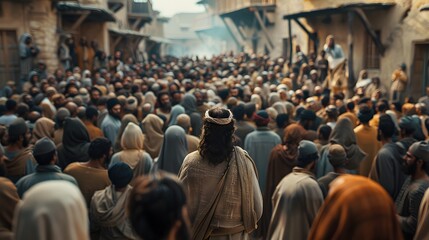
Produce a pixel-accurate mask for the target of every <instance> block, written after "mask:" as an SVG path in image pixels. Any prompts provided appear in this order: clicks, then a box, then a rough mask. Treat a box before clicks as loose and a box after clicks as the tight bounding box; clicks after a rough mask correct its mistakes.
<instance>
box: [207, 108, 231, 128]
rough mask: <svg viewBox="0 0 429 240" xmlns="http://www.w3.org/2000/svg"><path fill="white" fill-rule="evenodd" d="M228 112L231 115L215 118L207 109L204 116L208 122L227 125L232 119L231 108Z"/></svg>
mask: <svg viewBox="0 0 429 240" xmlns="http://www.w3.org/2000/svg"><path fill="white" fill-rule="evenodd" d="M228 112H229V117H227V118H213V117H211V116H210V114H209V110H207V111H206V114H205V116H204V117H205V119H206V120H207V121H208V122H211V123H214V124H218V125H227V124H229V123H231V121H232V112H231V111H230V110H228Z"/></svg>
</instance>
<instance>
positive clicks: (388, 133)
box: [378, 114, 395, 139]
mask: <svg viewBox="0 0 429 240" xmlns="http://www.w3.org/2000/svg"><path fill="white" fill-rule="evenodd" d="M378 130H379V131H381V134H382V136H383V137H384V138H385V139H389V138H392V136H393V135H394V134H395V123H394V122H393V120H392V118H391V117H390V116H389V115H387V114H384V115H381V116H380V120H379V123H378Z"/></svg>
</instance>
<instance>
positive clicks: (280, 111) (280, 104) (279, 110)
mask: <svg viewBox="0 0 429 240" xmlns="http://www.w3.org/2000/svg"><path fill="white" fill-rule="evenodd" d="M272 107H273V108H274V109H275V110H276V111H277V113H278V114H284V113H288V111H287V109H286V105H285V104H284V103H283V102H276V103H274V104H273V106H272Z"/></svg>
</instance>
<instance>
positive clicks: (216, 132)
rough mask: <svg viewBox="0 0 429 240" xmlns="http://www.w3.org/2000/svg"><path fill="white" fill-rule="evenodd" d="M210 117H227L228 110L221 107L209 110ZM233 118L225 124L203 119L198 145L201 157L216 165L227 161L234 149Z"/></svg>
mask: <svg viewBox="0 0 429 240" xmlns="http://www.w3.org/2000/svg"><path fill="white" fill-rule="evenodd" d="M209 115H210V116H211V117H212V118H228V117H229V115H230V112H229V111H228V110H226V109H223V108H212V109H210V110H209ZM234 130H235V129H234V120H233V119H232V120H231V122H230V123H228V124H226V125H219V124H215V123H211V122H209V121H207V119H204V124H203V133H202V137H201V141H200V145H199V146H198V149H199V152H200V155H201V157H203V158H204V159H207V160H208V161H209V162H210V163H212V164H214V165H217V164H219V163H221V162H223V161H228V160H229V159H230V157H231V154H232V152H233V150H234V141H235V138H234Z"/></svg>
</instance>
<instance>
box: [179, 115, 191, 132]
mask: <svg viewBox="0 0 429 240" xmlns="http://www.w3.org/2000/svg"><path fill="white" fill-rule="evenodd" d="M176 124H177V125H178V126H180V127H182V128H183V130H185V132H188V131H189V129H190V128H191V118H190V117H189V116H188V115H187V114H185V113H182V114H179V116H177V123H176Z"/></svg>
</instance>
